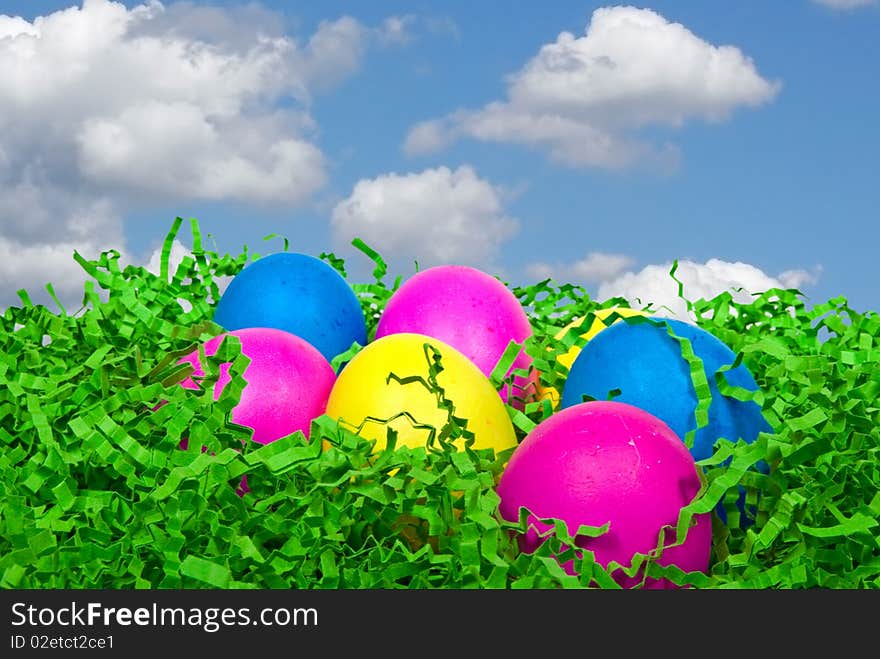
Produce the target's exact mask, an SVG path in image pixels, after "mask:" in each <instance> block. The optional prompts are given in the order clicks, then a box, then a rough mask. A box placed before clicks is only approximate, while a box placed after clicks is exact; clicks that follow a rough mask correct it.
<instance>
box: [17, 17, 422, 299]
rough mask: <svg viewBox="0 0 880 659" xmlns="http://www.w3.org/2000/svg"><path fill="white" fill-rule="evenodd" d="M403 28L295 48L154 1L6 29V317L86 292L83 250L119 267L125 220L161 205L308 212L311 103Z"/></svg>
mask: <svg viewBox="0 0 880 659" xmlns="http://www.w3.org/2000/svg"><path fill="white" fill-rule="evenodd" d="M408 25H409V23H408V22H407V21H406V20H405V19H396V20H395V18H394V17H391V18H389V19H387V20H386V22H385V23H383V24H380V25H379V26H377V27H368V26H364V25H362V24H361V23H359V22H358V21H356V20H355V19H353V18H351V17H342V18H339V19H338V20H333V21H324V22H322V23H321V24H320V25H319V26H318V27H317V28H316V30H315V32H314V33H313V34H311V35H310V36H309V37H308V38H307V39H305V40H302V41H299V40H297V39H295V38H293V37H292V36H289V35H288V34H285V29H284V28H285V26H284V21H283V19H282V17H281V16H280V15H278V14H276V13H274V12H271V11H269V10H267V9H263V8H261V7H260V6H259V5H256V4H251V5H247V6H242V7H237V8H232V7H208V6H197V5H195V4H193V3H191V2H181V3H175V4H171V5H169V6H167V7H166V6H164V5H163V4H162V3H160V2H157V1H156V0H146V1H145V2H144V3H143V4H139V5H134V6H131V7H130V8H127V7H126V6H125V5H123V4H122V3H119V2H109V1H108V0H84V2H83V3H82V6H81V7H75V6H74V7H70V8H68V9H64V10H60V11H56V12H54V13H51V14H49V15H47V16H42V17H38V18H36V19H35V20H33V21H27V20H24V19H22V18H20V17H14V16H5V15H0V254H2V255H3V260H2V263H0V290H2V291H3V293H2V295H3V296H4V299H3V301H2V302H0V304H3V303H9V302H14V300H10V299H9V297H10V295H12V297H13V298H14V293H10V291H13V292H14V291H15V290H17V289H18V288H22V287H24V288H28V289H29V290H30V289H31V288H32V287H35V288H42V287H43V286H44V284H45V282H47V281H51V282H53V283H54V284H55V286H56V288H59V289H69V290H70V292H71V294H73V293H74V292H75V291H81V286H82V280H83V276H82V273H81V272H80V270H79V266H78V265H77V264H76V263H75V262H74V261H73V260H72V254H73V250H74V249H80V251H81V252H83V253H86V252H90V253H91V256H95V255H97V253H98V252H99V250H98V245H99V244H100V248H101V249H109V248H115V249H119V250H120V251H124V247H125V245H124V240H123V231H122V218H123V217H124V215H125V213H126V212H127V211H128V210H131V209H132V208H134V207H137V206H140V207H141V208H143V207H144V206H146V205H149V204H151V203H154V202H155V200H156V199H161V200H162V202H163V204H167V203H171V202H174V201H177V200H183V199H187V200H199V199H201V200H211V201H227V200H236V201H243V202H252V203H253V202H255V203H271V204H282V205H285V206H287V207H293V206H296V205H299V204H303V203H305V202H307V201H308V200H309V199H310V198H311V196H312V195H313V194H314V193H315V192H316V191H318V190H319V189H321V188H322V186H323V185H324V184H325V181H326V178H327V173H326V166H327V165H326V159H325V157H324V155H323V153H322V152H321V150H320V148H319V147H318V146H317V145H316V144H315V134H316V128H317V127H316V125H315V122H314V120H313V119H312V117H311V116H310V114H309V108H310V103H311V100H312V98H313V96H314V94H316V93H319V92H321V91H325V90H327V89H329V88H330V87H332V85H335V84H338V83H339V82H340V81H342V80H343V79H345V78H346V77H348V76H350V75H352V74H353V73H355V72H356V71H357V70H358V69H359V67H360V64H361V62H362V60H363V57H364V53H365V51H366V49H367V48H369V47H370V46H371V45H377V46H384V45H391V44H395V43H401V42H402V41H404V40H405V39H406V35H407V28H408Z"/></svg>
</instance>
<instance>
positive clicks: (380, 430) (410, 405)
mask: <svg viewBox="0 0 880 659" xmlns="http://www.w3.org/2000/svg"><path fill="white" fill-rule="evenodd" d="M438 358H439V364H440V366H441V367H442V370H440V371H439V373H437V374H436V377H435V378H434V380H433V381H432V380H431V378H432V373H431V371H432V367H435V365H436V363H437V359H438ZM409 378H421V381H409V380H408V379H409ZM401 380H403V381H401ZM426 383H427V384H428V385H431V386H436V387H440V388H442V390H443V395H444V397H445V398H446V399H447V400H449V401H451V402H452V404H453V405H454V414H455V416H456V417H459V418H463V419H466V421H467V430H469V431H470V432H472V433H473V434H474V438H473V444H472V448H473V449H475V450H477V449H484V448H491V449H494V450H495V452H496V453H497V452H499V451H502V450H504V449H508V448H512V447H513V446H515V445H516V435H515V433H514V429H513V424H512V423H511V421H510V417H509V415H508V414H507V408H506V407H505V405H504V403H503V402H502V400H501V398H500V397H499V396H498V392H497V391H496V390H495V388H494V387H493V386H492V383H491V381H490V380H489V379H488V378H487V377H486V376H485V375H484V374H483V373H482V372H481V371H480V369H479V368H477V366H476V365H475V364H474V363H473V362H471V361H470V360H469V359H467V357H465V356H464V355H462V354H461V353H460V352H459V351H457V350H456V349H455V348H453V347H451V346H449V345H447V344H445V343H443V342H442V341H439V340H438V339H435V338H433V337H428V336H425V335H421V334H412V333H398V334H389V335H388V336H384V337H381V338H378V339H376V340H375V341H372V342H371V343H369V344H368V345H367V346H366V347H364V348H363V349H362V350H361V351H360V352H358V353H357V354H356V355H355V356H354V357H353V358H352V360H351V361H350V362H349V363H348V365H347V366H346V367H345V368H344V369H343V370H342V372H341V373H340V374H339V376H338V378H337V380H336V383H335V384H334V385H333V388H332V390H331V391H330V396H329V399H328V401H327V414H328V415H329V416H331V417H333V418H335V419H337V420H339V422H340V424H341V425H343V426H344V427H347V428H348V429H350V430H353V431H354V432H358V433H359V434H360V435H361V436H363V437H365V438H367V439H375V440H377V443H376V449H377V450H381V449H382V448H384V447H385V440H386V436H387V434H386V433H387V430H386V424H385V423H383V421H384V420H388V423H387V426H388V427H390V428H393V429H394V430H395V431H397V432H398V439H397V441H398V444H404V445H407V446H410V447H417V446H425V445H426V444H427V442H428V440H429V438H430V436H431V433H432V429H433V430H435V431H436V433H439V432H441V431H442V429H443V428H444V426H445V425H446V424H447V423H448V422H449V418H450V414H451V412H450V410H449V409H447V408H445V407H443V406H442V405H441V404H440V402H439V400H438V395H437V394H436V393H435V392H433V391H432V390H431V389H430V388H429V386H426ZM377 419H378V420H379V421H376V420H377ZM457 442H458V444H457V446H458V448H463V447H464V440H462V439H460V440H457ZM438 446H439V444H438Z"/></svg>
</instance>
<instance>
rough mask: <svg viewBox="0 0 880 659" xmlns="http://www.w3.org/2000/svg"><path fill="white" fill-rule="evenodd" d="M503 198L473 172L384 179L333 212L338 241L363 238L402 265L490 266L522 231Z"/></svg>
mask: <svg viewBox="0 0 880 659" xmlns="http://www.w3.org/2000/svg"><path fill="white" fill-rule="evenodd" d="M502 196H503V194H502V190H501V189H500V188H498V187H495V186H493V185H492V184H491V183H489V182H488V181H485V180H483V179H481V178H479V177H478V176H477V174H476V173H475V172H474V170H473V169H472V168H471V167H468V166H462V167H459V168H458V169H456V170H454V171H453V170H450V169H449V168H448V167H438V168H436V169H426V170H425V171H423V172H420V173H411V174H403V175H400V174H383V175H382V176H378V177H376V178H374V179H364V180H361V181H358V183H357V184H356V185H355V186H354V189H353V190H352V193H351V195H350V196H349V197H348V198H347V199H345V200H343V201H341V202H340V203H339V204H337V205H336V207H335V208H334V209H333V215H332V227H333V234H334V240H335V241H336V243H337V244H339V245H347V244H348V243H350V242H351V240H352V239H353V238H356V237H359V238H361V239H362V240H364V241H365V242H366V243H367V244H368V245H371V246H372V247H374V248H375V249H377V250H378V251H379V252H380V253H381V254H382V255H383V257H387V258H388V260H390V261H392V262H393V263H396V264H403V263H409V264H412V262H413V260H414V259H416V258H418V259H419V264H420V266H430V265H437V264H440V263H457V264H461V265H473V266H480V265H481V266H486V265H487V264H489V263H491V261H492V260H493V258H494V257H495V256H496V254H497V251H498V248H499V246H500V245H501V244H502V243H503V242H505V241H506V240H508V239H509V238H510V237H511V236H512V235H513V234H514V233H515V232H516V229H517V226H518V223H517V222H516V220H514V219H511V218H509V217H507V216H506V215H505V214H504V210H503V207H502Z"/></svg>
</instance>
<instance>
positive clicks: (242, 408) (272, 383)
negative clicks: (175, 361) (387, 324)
mask: <svg viewBox="0 0 880 659" xmlns="http://www.w3.org/2000/svg"><path fill="white" fill-rule="evenodd" d="M227 335H231V336H236V337H238V340H239V341H240V342H241V352H242V354H244V355H246V356H247V357H248V358H249V359H250V363H249V364H248V365H247V367H246V368H245V370H244V372H243V374H242V377H244V379H245V381H246V383H247V384H246V385H245V386H244V388H243V389H242V392H241V396H240V398H239V401H238V404H237V405H236V406H235V408H233V410H232V414H231V421H232V422H233V423H236V424H238V425H242V426H247V427H248V428H252V429H253V436H252V438H253V440H254V441H255V442H258V443H260V444H268V443H269V442H272V441H274V440H276V439H279V438H281V437H285V436H287V435H290V434H292V433H294V432H296V431H297V430H301V431H302V432H303V434H304V435H305V436H306V437H308V436H309V428H310V425H311V422H312V419H315V418H317V417H319V416H321V415H322V414H323V413H324V410H325V407H326V405H327V398H328V397H329V395H330V390H331V388H332V387H333V383H334V382H335V380H336V374H335V373H334V371H333V369H332V368H331V366H330V363H329V362H328V361H327V360H326V359H325V358H324V356H323V355H322V354H321V353H320V352H319V351H318V350H317V348H315V347H314V346H312V345H311V344H309V343H307V342H306V341H305V340H303V339H302V338H300V337H298V336H295V335H293V334H290V333H289V332H285V331H283V330H278V329H274V328H265V327H256V328H247V329H241V330H234V331H232V332H226V333H224V334H221V335H219V336H216V337H214V338H212V339H210V340H209V341H207V342H206V343H205V345H204V349H205V356H206V357H210V356H211V355H214V354H215V353H216V352H217V349H218V348H219V347H220V343H221V341H222V340H223V339H224V337H226V336H227ZM180 363H189V364H192V366H193V375H194V376H196V377H200V376H204V374H205V371H204V369H203V367H202V364H201V362H200V361H199V352H198V350H196V351H194V352H192V353H190V354H189V355H187V356H185V357H183V358H181V359H180ZM229 367H230V364H229V363H226V364H221V365H220V373H219V375H218V377H217V382H216V383H215V384H214V400H217V399H219V398H220V394H221V392H222V391H223V388H224V387H225V386H226V385H227V384H228V383H229V382H230V381H231V377H230V375H229ZM181 385H182V386H183V387H186V388H188V389H197V388H198V385H197V384H196V383H195V381H194V380H193V379H192V378H191V377H190V378H187V379H186V380H184V381H183V382H181Z"/></svg>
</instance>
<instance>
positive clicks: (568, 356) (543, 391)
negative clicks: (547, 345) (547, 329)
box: [537, 307, 648, 408]
mask: <svg viewBox="0 0 880 659" xmlns="http://www.w3.org/2000/svg"><path fill="white" fill-rule="evenodd" d="M612 314H615V315H616V316H618V317H617V318H615V319H614V320H613V321H611V323H608V322H607V320H608V317H609V316H611V315H612ZM647 315H648V314H647V313H646V312H644V311H640V310H638V309H630V308H629V307H607V308H605V309H597V310H596V311H594V312H593V322H591V323H590V327H589V329H588V330H587V331H586V332H584V333H583V334H580V335H579V336H578V341H577V342H576V343H573V344H572V345H571V347H570V348H569V349H568V350H567V351H565V352H564V353H562V354H560V355H558V356H557V357H556V361H557V362H558V363H560V364H562V365H563V366H565V368H567V369H571V365H572V364H573V363H574V360H575V358H576V357H577V356H578V355H579V354H580V351H581V348H582V347H583V346H584V344H585V343H586V342H587V341H589V340H590V339H592V338H593V337H594V336H596V335H597V334H598V333H599V332H601V331H602V330H603V329H605V328H606V327H608V326H609V325H610V324H614V323H616V322H619V321H620V320H621V318H632V317H634V316H647ZM588 317H589V316H588V315H587V316H581V317H580V318H576V319H574V320H573V321H571V322H570V323H569V324H568V325H566V326H565V327H563V328H562V329H561V330H559V331H558V332H557V333H556V335H555V337H554V338H555V339H556V340H557V341H561V340H562V339H563V338H564V337H565V335H566V334H568V332H569V331H570V330H572V329H574V328H580V327H582V326H583V324H584V323H585V322H586V320H587V318H588ZM537 397H538V398H539V399H542V398H547V399H549V400H550V402H552V403H553V407H554V408H555V407H558V406H559V400H560V398H561V396H560V395H559V391H557V390H556V388H555V387H543V386H541V385H540V384H538V386H537Z"/></svg>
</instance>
